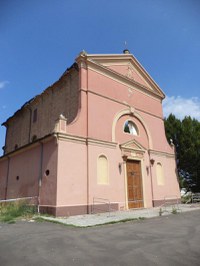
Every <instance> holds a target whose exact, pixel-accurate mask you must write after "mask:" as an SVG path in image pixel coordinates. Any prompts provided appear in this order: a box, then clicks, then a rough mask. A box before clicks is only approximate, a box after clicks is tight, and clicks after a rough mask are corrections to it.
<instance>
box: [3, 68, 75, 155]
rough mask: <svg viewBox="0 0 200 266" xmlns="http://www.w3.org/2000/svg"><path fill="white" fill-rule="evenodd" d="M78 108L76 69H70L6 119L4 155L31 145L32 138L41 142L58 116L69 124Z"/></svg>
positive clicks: (50, 131) (52, 127) (52, 128)
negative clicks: (63, 117)
mask: <svg viewBox="0 0 200 266" xmlns="http://www.w3.org/2000/svg"><path fill="white" fill-rule="evenodd" d="M78 108H79V73H78V70H77V69H75V68H71V69H70V70H69V71H67V72H66V73H65V74H64V75H63V76H62V77H61V78H60V79H59V80H58V81H57V82H55V83H54V84H53V85H52V86H50V87H49V88H47V89H46V90H45V91H44V92H43V93H42V94H40V95H39V96H36V97H35V98H34V99H33V100H32V101H30V102H29V103H28V104H25V106H24V107H22V109H20V110H19V111H17V112H16V113H15V114H14V116H13V117H11V118H10V119H8V121H7V133H6V143H5V154H6V153H9V152H11V151H13V150H15V149H17V148H20V147H22V146H24V145H26V144H28V143H30V142H32V141H33V139H34V138H37V139H38V138H42V137H44V136H46V135H48V134H50V133H52V132H53V130H54V128H55V123H56V121H57V120H58V118H59V115H60V114H63V115H64V116H65V117H66V118H67V123H68V124H69V123H71V122H72V121H73V120H74V119H75V117H76V115H77V113H78ZM36 109H37V111H35V110H36ZM36 112H37V114H36ZM34 113H35V116H36V121H35V122H34Z"/></svg>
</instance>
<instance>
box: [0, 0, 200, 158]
mask: <svg viewBox="0 0 200 266" xmlns="http://www.w3.org/2000/svg"><path fill="white" fill-rule="evenodd" d="M199 14H200V1H199V0H166V1H164V0H162V1H161V0H137V1H136V0H76V1H74V0H1V1H0V123H3V122H4V121H5V120H6V119H7V118H8V117H9V116H11V115H13V113H14V112H15V111H16V110H17V109H19V108H20V107H21V105H23V104H24V103H25V102H26V101H27V100H29V99H31V98H32V97H33V96H35V95H36V94H39V93H40V92H41V91H43V90H44V89H45V88H47V87H48V86H49V85H51V84H52V83H53V82H55V81H56V80H57V79H58V78H59V76H60V75H61V74H62V73H63V72H64V71H65V69H66V68H67V67H69V66H70V65H71V64H72V63H73V62H74V59H75V57H76V56H77V55H78V54H79V52H80V51H82V50H86V51H87V52H88V53H99V54H101V53H115V54H116V53H122V51H123V49H124V48H125V46H124V42H125V41H127V48H128V49H129V50H130V52H131V53H132V54H133V55H134V56H135V57H136V58H137V59H138V60H139V62H140V63H141V64H142V65H143V67H144V68H145V69H146V70H147V71H148V73H149V74H150V75H151V76H152V78H153V79H154V80H155V81H156V83H157V84H158V85H159V86H160V87H161V89H162V90H163V91H164V92H165V94H166V96H167V97H166V100H165V101H164V104H163V105H164V113H165V115H166V116H167V115H168V114H169V113H170V112H173V113H174V114H175V115H176V116H177V117H179V118H183V117H184V116H185V115H191V116H192V117H195V118H197V119H199V120H200V85H199V84H200V16H199ZM4 138H5V129H4V127H1V129H0V155H1V154H2V151H1V147H2V146H3V145H4Z"/></svg>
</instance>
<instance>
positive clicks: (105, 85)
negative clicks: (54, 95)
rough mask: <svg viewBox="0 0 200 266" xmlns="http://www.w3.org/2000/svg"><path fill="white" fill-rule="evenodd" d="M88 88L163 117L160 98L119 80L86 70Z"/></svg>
mask: <svg viewBox="0 0 200 266" xmlns="http://www.w3.org/2000/svg"><path fill="white" fill-rule="evenodd" d="M88 71H89V73H88V78H89V80H88V89H89V90H92V91H93V92H96V93H98V94H100V95H104V96H107V97H109V98H111V99H114V100H117V101H119V102H121V103H125V104H128V105H130V106H133V107H134V108H137V109H139V110H143V111H145V112H148V113H150V114H152V115H156V116H158V117H163V112H162V105H161V100H159V99H158V98H155V97H152V96H148V95H147V94H145V93H144V92H142V91H141V89H136V87H135V88H132V89H131V86H129V85H125V84H122V83H121V82H120V81H119V80H118V81H117V80H114V79H112V78H109V77H106V76H103V75H101V74H99V73H97V72H94V71H92V70H88Z"/></svg>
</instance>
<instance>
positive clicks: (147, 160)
mask: <svg viewBox="0 0 200 266" xmlns="http://www.w3.org/2000/svg"><path fill="white" fill-rule="evenodd" d="M164 97H165V96H164V93H163V92H162V90H161V89H160V88H159V86H158V85H157V84H156V83H155V82H154V81H153V79H152V78H151V77H150V75H149V74H148V73H147V72H146V71H145V69H144V68H143V67H142V66H141V64H140V63H139V62H138V61H137V60H136V59H135V57H134V56H133V55H132V54H130V53H129V51H128V50H125V51H124V52H123V54H101V55H100V54H87V53H86V52H81V53H80V54H79V55H78V57H77V58H76V59H75V63H74V64H73V65H72V66H71V67H70V68H68V69H67V70H66V71H65V72H64V74H63V75H62V76H61V77H60V79H59V80H58V81H56V82H55V83H54V84H53V85H51V86H50V87H48V88H47V89H45V90H44V91H43V92H42V93H41V94H40V95H37V96H35V97H34V98H33V99H31V100H30V101H28V102H26V103H25V104H24V105H23V106H22V107H21V109H20V110H18V111H17V112H16V113H15V114H14V115H13V116H11V117H9V118H8V119H7V121H5V122H4V123H3V125H4V126H5V127H6V129H7V130H6V140H5V146H4V147H3V149H4V155H3V156H2V157H0V199H1V200H5V199H15V198H25V197H36V198H37V204H38V205H39V208H40V211H41V212H47V213H50V214H53V215H55V216H67V215H74V214H84V213H90V212H91V210H92V206H93V204H94V202H96V204H98V203H97V202H99V203H100V202H101V204H100V205H101V207H103V205H104V204H105V208H106V202H110V205H111V207H112V209H116V210H127V209H132V208H150V207H154V206H160V205H161V204H162V203H163V202H164V200H165V198H168V199H170V200H172V201H174V200H176V199H180V191H179V185H178V181H177V175H176V164H175V153H174V147H173V144H172V145H169V144H168V142H167V140H166V137H165V129H164V122H163V111H162V100H163V99H164ZM101 199H105V200H102V201H101Z"/></svg>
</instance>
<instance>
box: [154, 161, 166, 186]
mask: <svg viewBox="0 0 200 266" xmlns="http://www.w3.org/2000/svg"><path fill="white" fill-rule="evenodd" d="M156 176H157V184H158V185H159V186H164V184H165V177H164V172H163V167H162V164H161V163H157V165H156Z"/></svg>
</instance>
